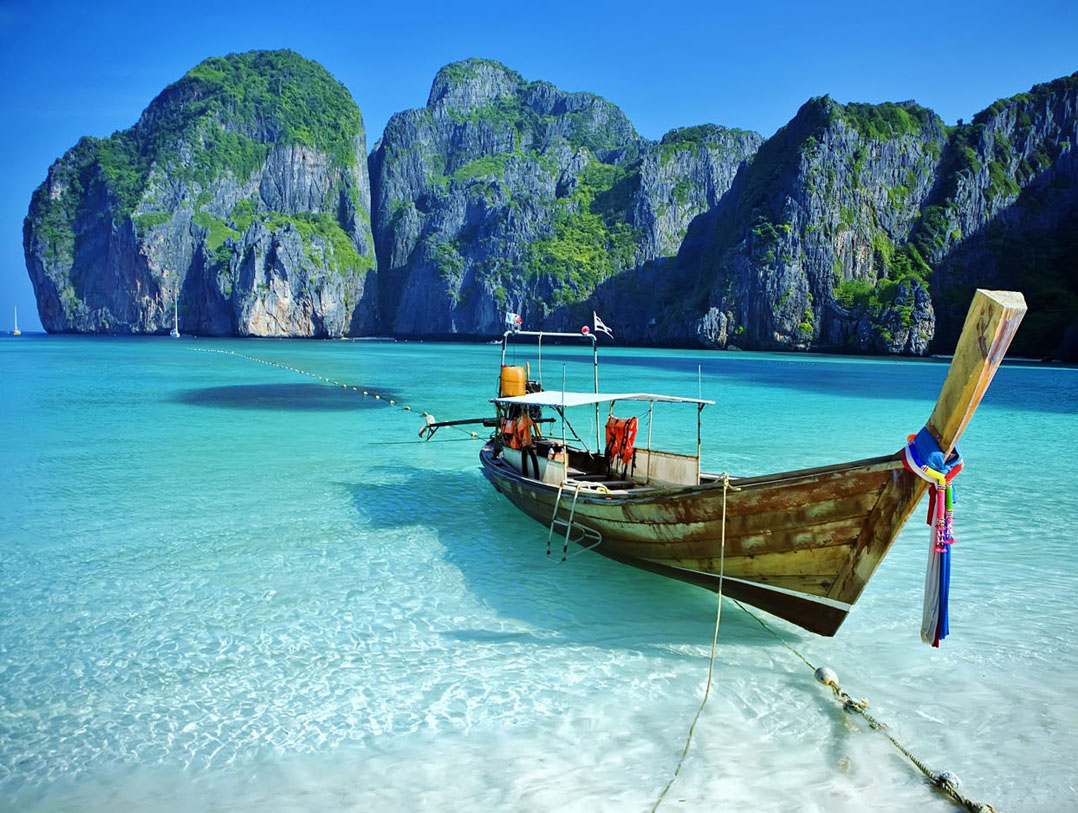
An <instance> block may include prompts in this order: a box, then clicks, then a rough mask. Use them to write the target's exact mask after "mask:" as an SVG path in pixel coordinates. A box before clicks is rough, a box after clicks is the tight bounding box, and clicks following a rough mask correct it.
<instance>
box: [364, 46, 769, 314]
mask: <svg viewBox="0 0 1078 813" xmlns="http://www.w3.org/2000/svg"><path fill="white" fill-rule="evenodd" d="M759 141H760V139H759V136H757V135H755V134H754V133H743V132H737V131H727V130H724V129H723V128H718V127H701V128H691V129H689V130H685V131H674V132H673V133H671V134H669V135H668V136H667V137H666V138H664V139H663V142H662V143H661V144H654V143H652V142H649V141H647V140H645V139H642V138H640V137H638V136H637V135H636V132H635V131H634V130H633V127H632V125H631V124H630V123H629V121H628V120H627V119H626V118H625V116H624V114H623V113H622V112H621V111H620V110H619V109H618V108H617V107H615V106H614V105H612V104H610V103H609V102H607V101H605V100H603V99H601V98H599V97H598V96H595V95H593V94H590V93H566V92H564V91H561V90H559V89H558V88H556V87H554V86H553V85H550V84H548V83H546V82H528V81H525V80H524V79H523V78H522V77H521V76H520V75H519V74H517V73H515V72H513V71H511V70H509V69H508V68H506V67H505V66H503V65H501V64H499V63H496V62H491V61H488V60H478V59H472V60H467V61H465V62H460V63H455V64H453V65H449V66H447V67H446V68H443V69H442V70H441V71H440V72H439V74H438V76H437V77H436V78H435V80H434V84H433V86H432V88H431V92H430V97H429V99H428V101H427V106H426V107H425V108H423V109H419V110H409V111H405V112H403V113H399V114H397V115H395V116H394V117H393V118H392V119H391V120H390V122H389V125H388V126H387V128H386V132H385V135H384V136H383V137H382V140H381V141H380V143H379V144H378V145H377V147H376V148H375V151H374V153H373V154H372V156H371V179H372V193H373V194H372V197H373V202H374V213H375V215H374V220H375V241H376V246H377V251H378V258H379V268H380V276H381V285H382V306H383V313H384V315H385V317H386V320H387V321H386V327H387V328H388V329H390V330H391V331H393V332H395V333H399V334H428V335H429V334H435V335H445V334H468V335H491V334H493V333H495V332H497V331H498V330H499V329H500V328H501V326H502V323H503V315H504V312H505V311H506V310H512V311H516V312H518V313H521V314H522V315H523V316H524V317H525V319H527V320H528V322H529V324H532V325H539V324H544V323H546V324H552V323H554V322H556V321H557V320H558V319H559V318H564V306H566V305H569V304H572V303H577V302H580V301H582V300H584V299H585V298H586V297H588V295H589V294H591V293H592V291H593V290H594V289H595V287H596V286H597V285H599V284H600V283H602V282H603V281H604V280H606V279H609V278H611V277H613V276H616V275H618V274H620V273H621V272H623V271H625V270H626V269H629V268H634V267H636V266H639V265H640V264H641V263H644V262H646V261H648V260H650V259H653V258H655V257H657V256H661V255H663V254H674V253H676V251H677V246H678V244H679V243H680V240H681V237H682V235H683V234H684V231H685V228H686V227H687V225H688V223H689V221H690V220H691V219H692V217H694V216H695V215H697V214H699V213H700V212H702V211H704V210H705V209H707V208H708V207H709V206H711V205H713V204H714V203H715V202H716V201H717V200H718V199H719V198H720V197H721V196H722V194H723V192H724V191H725V189H726V187H728V186H729V183H730V181H731V180H732V178H733V176H734V174H735V173H736V171H737V168H738V166H739V165H740V164H741V162H743V161H744V160H745V159H746V158H747V157H748V156H750V155H751V154H752V152H753V151H754V150H755V149H756V147H757V146H758V144H759Z"/></svg>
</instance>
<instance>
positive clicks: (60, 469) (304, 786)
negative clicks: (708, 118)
mask: <svg viewBox="0 0 1078 813" xmlns="http://www.w3.org/2000/svg"><path fill="white" fill-rule="evenodd" d="M195 349H199V350H207V349H222V350H228V351H234V352H237V353H243V354H247V355H250V356H253V357H257V358H260V359H264V360H267V361H272V362H275V363H278V364H282V365H285V366H289V367H295V368H298V369H302V370H306V371H310V372H313V373H316V374H317V375H320V376H326V377H329V378H330V379H331V380H337V381H339V382H342V383H347V384H349V385H350V386H351V385H356V386H358V387H360V388H361V389H362V388H364V387H366V388H368V391H369V392H378V393H380V394H382V395H383V399H382V400H378V401H376V400H374V399H373V398H371V397H369V396H368V397H367V398H363V397H362V396H361V395H360V394H359V393H357V392H354V391H352V390H351V389H344V388H341V387H333V386H330V385H327V384H326V383H324V382H321V381H317V380H315V379H313V378H310V377H307V376H303V375H300V374H298V373H295V372H291V371H289V370H286V369H281V368H280V367H275V366H270V365H267V364H258V363H256V362H254V361H251V360H247V359H243V358H240V357H237V356H232V355H223V354H219V353H207V352H194V350H195ZM586 357H587V356H585V358H586ZM522 358H523V356H522ZM579 358H581V357H580V356H579V355H577V354H574V353H571V352H570V351H568V350H567V349H564V348H552V349H551V350H550V351H549V352H548V353H547V354H546V361H545V369H544V375H545V376H546V379H547V381H546V384H547V387H548V388H554V387H556V386H560V380H561V375H562V363H563V361H564V362H566V365H567V366H566V370H567V376H568V378H569V384H568V385H569V387H570V388H573V387H574V386H578V387H579V386H583V387H587V386H588V383H589V382H588V380H587V377H588V376H590V366H587V365H585V366H584V367H583V368H579V369H578V367H577V365H576V364H575V363H574V361H573V359H579ZM497 363H498V348H496V347H491V346H483V345H443V344H405V343H397V344H393V343H376V342H301V341H269V340H264V341H240V340H233V341H214V340H188V339H182V340H179V341H175V340H169V339H139V340H132V339H128V340H121V339H99V338H75V337H34V336H23V337H21V338H20V339H7V338H5V339H3V340H0V439H2V441H0V442H2V446H0V479H2V482H3V489H2V490H0V809H18V810H91V811H92V810H109V811H114V810H116V809H152V810H177V811H178V810H185V811H186V810H203V809H229V810H248V809H249V810H255V809H258V810H262V809H271V810H315V809H324V810H331V809H332V810H336V809H347V810H398V809H409V810H419V809H430V810H444V809H454V810H491V809H508V808H512V809H516V810H587V811H594V810H596V809H599V810H619V811H621V810H650V809H651V806H652V805H653V804H654V802H655V800H656V799H657V798H658V796H659V794H660V792H661V791H662V789H663V787H664V786H665V785H666V783H667V781H668V780H669V778H670V776H671V774H672V772H673V770H674V768H675V766H676V765H677V761H678V757H679V755H680V753H681V749H682V747H683V746H684V743H685V736H686V733H687V730H688V726H689V723H690V722H691V721H692V717H693V715H694V713H695V712H696V709H697V707H698V705H699V702H700V698H701V696H702V693H703V688H704V684H705V681H706V678H707V658H708V653H709V648H710V642H711V635H712V630H713V625H714V618H715V599H714V596H712V595H711V594H710V593H707V592H705V591H703V590H699V589H696V588H692V587H689V586H687V585H682V584H676V583H673V582H669V581H666V580H664V579H661V578H659V577H656V576H653V575H650V574H647V573H643V572H640V571H636V570H633V569H631V568H627V567H625V566H622V565H619V564H617V563H614V562H611V561H607V560H605V559H603V558H601V557H599V556H594V555H590V554H586V555H582V556H578V557H575V558H573V559H571V560H570V561H569V562H568V563H567V564H565V565H557V564H554V563H553V562H551V561H550V560H548V559H547V558H546V557H545V556H544V555H543V552H544V549H545V541H546V529H545V528H542V527H541V526H539V525H538V524H536V523H533V522H531V521H530V520H528V519H526V518H525V517H523V515H521V514H519V513H518V512H517V511H516V510H515V509H513V508H512V507H511V506H510V505H509V504H508V503H507V502H505V501H504V500H503V499H502V498H501V497H500V496H499V495H497V494H496V493H495V492H494V491H493V490H492V489H491V488H490V487H489V485H488V484H487V483H486V481H485V480H484V479H483V477H482V475H481V474H480V472H479V469H478V461H477V452H478V445H479V444H478V442H476V441H474V440H471V439H469V438H468V437H467V436H466V435H465V434H464V433H462V432H454V431H453V430H451V429H443V430H442V431H441V432H439V434H438V436H437V439H436V440H435V441H433V442H431V443H426V444H420V443H418V442H416V433H417V430H418V428H419V426H420V421H421V418H420V417H419V415H418V414H417V412H419V411H422V410H429V411H430V412H433V413H434V414H435V415H436V416H437V417H438V418H439V419H449V418H462V417H479V416H482V415H484V414H485V413H486V407H487V404H486V399H487V398H489V397H490V395H491V391H492V389H493V387H494V382H495V379H496V375H497ZM602 363H603V366H602V369H601V384H602V386H603V388H604V389H608V390H621V391H625V390H634V389H643V390H649V391H659V392H669V393H671V394H681V395H689V396H695V395H696V394H697V390H698V386H700V387H702V390H703V394H704V396H705V397H709V398H713V399H714V400H715V401H716V402H717V403H716V405H715V406H714V407H709V408H707V409H706V410H705V412H704V416H705V440H704V458H705V460H704V464H705V468H707V469H710V470H714V471H722V470H728V471H730V472H731V473H733V474H753V473H763V472H766V471H774V470H780V469H788V468H795V467H801V466H809V465H817V464H822V463H826V462H838V461H843V460H850V459H855V458H859V457H868V456H873V455H876V454H882V453H887V452H890V451H893V450H895V449H897V448H898V447H899V446H900V445H901V443H902V441H903V439H904V438H905V436H906V434H908V433H909V432H912V431H915V430H916V429H918V428H919V427H920V426H921V425H922V424H923V422H924V420H925V418H926V417H927V416H928V414H929V412H930V411H931V407H932V403H933V400H934V398H935V395H936V393H937V392H938V390H939V386H940V384H941V382H942V380H943V376H944V373H945V369H946V365H945V363H942V362H936V361H894V360H877V359H853V360H851V359H840V358H829V357H818V356H790V355H762V354H747V353H746V354H736V353H723V354H716V353H705V352H691V351H668V350H628V349H617V348H613V349H605V350H604V351H603V352H602ZM698 366H699V367H700V380H699V382H698V378H697V375H698ZM580 370H583V375H582V376H581V377H580V380H576V381H575V380H574V376H580ZM390 398H392V399H393V400H394V401H396V402H397V404H396V405H393V406H390V405H388V404H387V403H386V401H387V400H388V399H390ZM401 404H408V405H411V406H412V407H413V408H414V409H416V410H417V412H413V413H408V412H405V411H403V410H401V409H399V408H398V407H399V406H400V405H401ZM671 409H672V410H673V411H663V412H661V413H660V414H658V415H657V419H656V426H655V432H656V437H657V439H660V440H667V441H668V444H667V445H672V446H675V447H676V446H677V445H678V444H689V445H690V447H691V445H693V444H694V442H695V425H694V423H695V422H694V421H692V416H691V409H690V411H689V413H690V414H686V413H684V412H682V413H681V414H680V415H679V414H678V412H677V410H676V408H671ZM679 419H684V426H681V425H679ZM577 429H578V431H580V433H581V435H583V436H584V437H585V438H587V437H590V436H593V433H594V429H593V427H592V426H591V423H590V421H588V420H586V419H585V420H584V421H582V425H579V426H578V427H577ZM657 445H658V440H657ZM962 445H963V451H964V454H965V456H966V460H967V468H966V471H965V472H964V473H963V474H962V476H961V477H960V478H959V481H958V511H957V520H956V522H957V527H956V535H957V537H958V544H957V547H956V548H955V554H954V574H953V582H952V594H951V601H952V608H951V612H952V619H951V637H950V638H948V639H947V640H946V641H944V642H943V646H942V648H941V649H940V650H934V649H931V648H930V647H927V646H925V645H924V644H922V643H921V642H920V639H919V637H918V630H919V622H920V606H921V591H922V587H923V569H924V559H925V555H926V550H927V539H928V536H927V530H926V528H925V526H924V525H923V524H922V523H923V520H922V519H921V515H922V514H923V511H922V510H918V512H917V513H916V514H915V516H914V520H913V521H911V523H910V525H909V526H908V527H907V529H906V531H905V532H904V533H903V535H902V537H901V538H900V539H899V541H898V542H897V543H896V545H895V547H894V548H893V550H892V552H891V554H890V555H889V556H888V558H887V559H886V560H885V561H884V563H883V565H882V566H881V568H880V569H879V571H878V572H877V574H876V576H875V578H874V580H873V581H872V582H871V583H870V585H869V587H868V589H867V590H866V592H865V594H864V595H863V596H862V599H861V601H860V603H859V604H858V605H857V606H856V608H855V609H854V611H853V612H852V614H851V615H850V617H849V618H848V620H847V621H846V623H845V624H844V626H843V627H842V629H841V630H840V631H839V634H838V635H837V636H836V637H835V638H833V639H823V638H818V637H816V636H813V635H811V634H808V633H805V632H802V631H800V630H798V629H797V628H795V627H792V626H790V625H788V624H785V623H783V622H781V621H778V620H774V619H771V618H770V617H768V616H763V615H762V614H761V618H763V619H764V620H766V621H767V623H768V624H769V625H771V626H772V627H773V628H774V629H775V630H776V631H777V632H779V633H780V634H781V635H782V636H783V637H784V638H785V639H786V640H787V641H789V642H790V643H791V644H792V645H793V646H795V647H796V648H797V649H798V650H799V651H800V652H802V653H804V655H805V656H806V657H807V658H809V659H810V660H811V661H812V662H813V663H815V664H826V665H830V666H832V667H833V668H834V669H835V670H836V671H837V672H838V675H839V678H840V680H841V682H842V684H843V686H844V687H845V688H846V689H847V690H848V691H849V692H850V694H852V695H854V696H855V697H862V696H865V697H868V698H869V699H870V701H871V703H872V706H871V710H872V712H873V713H874V714H875V715H876V716H877V717H879V718H880V719H881V720H883V721H884V722H886V723H888V724H889V726H890V731H891V733H892V734H893V735H894V736H895V737H896V738H897V739H899V740H900V741H901V742H903V743H904V744H906V745H907V746H909V747H910V748H911V749H912V750H913V751H914V753H916V754H917V755H918V756H919V757H920V758H922V759H924V760H925V761H927V762H928V763H929V764H930V765H931V766H933V767H935V768H937V769H939V770H943V769H949V770H951V771H954V772H955V773H957V774H958V775H959V776H960V777H961V778H962V780H963V789H964V790H965V791H966V792H967V793H968V795H970V796H971V797H972V798H974V799H976V800H981V801H987V802H990V803H992V804H993V805H995V806H996V807H997V809H1000V810H1033V811H1038V810H1043V811H1049V810H1060V809H1074V808H1075V807H1078V769H1076V768H1075V765H1074V755H1075V754H1076V753H1078V712H1075V706H1074V695H1075V689H1076V688H1078V644H1076V642H1075V631H1076V629H1078V548H1076V546H1075V544H1074V541H1075V535H1076V534H1075V529H1074V525H1075V521H1076V518H1078V494H1076V491H1078V371H1076V370H1073V369H1053V368H1042V367H1040V366H1036V365H1026V366H1023V365H1014V366H1006V367H1004V368H1003V369H1001V371H1000V372H999V374H998V375H997V377H996V381H995V382H994V383H993V385H992V388H991V390H990V391H989V393H988V396H987V397H986V399H985V402H984V404H983V405H982V407H981V409H980V410H979V412H978V413H977V415H976V417H975V418H974V421H973V423H972V424H971V426H970V428H969V429H968V431H967V433H966V436H965V438H964V441H963V444H962ZM715 808H719V809H726V810H776V811H777V810H783V811H785V810H820V811H823V810H826V811H833V810H851V811H852V810H864V809H887V810H909V809H914V808H916V809H921V810H940V811H944V810H950V809H953V808H952V807H951V806H950V805H949V803H948V802H947V801H945V800H944V799H943V798H942V797H940V796H939V795H938V794H936V793H935V792H934V791H933V790H932V789H931V788H930V787H928V786H927V785H926V784H925V782H924V780H923V779H922V777H921V775H920V774H919V773H917V772H916V771H915V770H914V769H913V768H912V766H910V765H909V763H907V762H906V761H905V760H904V758H903V757H901V756H900V755H899V754H898V753H897V751H895V749H894V748H893V747H892V746H891V745H890V744H889V743H888V742H887V741H886V740H885V739H884V738H883V737H882V736H880V735H879V734H877V733H873V732H870V731H868V730H866V727H865V726H864V724H863V723H862V722H860V721H859V720H858V719H856V718H850V717H848V716H846V715H845V714H844V713H843V712H842V711H841V710H840V708H839V707H838V706H837V705H836V704H835V702H834V701H833V699H832V698H831V695H830V692H829V691H827V690H826V689H825V688H823V687H822V686H820V685H819V684H818V683H816V682H815V681H814V679H813V677H812V674H811V672H810V671H809V670H808V669H807V667H806V666H805V665H804V664H803V663H802V662H801V661H799V660H798V659H797V658H796V656H794V655H793V654H792V653H791V652H790V651H789V650H787V649H786V648H785V647H783V646H782V645H781V644H780V643H778V642H777V641H776V640H775V639H774V638H773V637H772V636H771V635H770V634H768V633H767V632H766V631H765V630H764V629H763V628H762V627H761V626H760V625H759V624H758V623H757V621H756V620H754V619H753V618H751V617H749V616H747V615H745V614H744V613H743V612H742V611H741V610H739V609H738V608H737V607H736V606H735V605H734V604H733V603H731V602H727V603H726V604H725V605H724V609H723V615H722V626H721V630H720V636H719V647H718V654H717V658H716V665H715V678H714V685H713V687H712V690H711V696H710V699H709V701H708V704H707V706H706V707H705V709H704V712H703V714H702V715H701V718H700V722H699V723H698V724H697V727H696V733H695V736H694V739H693V743H692V748H691V750H690V751H689V754H688V756H687V758H686V760H685V763H684V766H683V768H682V770H681V774H680V776H679V778H678V780H677V781H676V783H675V784H674V786H673V788H672V789H671V791H670V792H669V794H668V795H667V797H666V799H665V801H664V804H663V806H662V807H661V808H660V809H666V810H671V809H680V810H704V809H715Z"/></svg>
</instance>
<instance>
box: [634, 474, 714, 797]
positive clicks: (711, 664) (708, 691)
mask: <svg viewBox="0 0 1078 813" xmlns="http://www.w3.org/2000/svg"><path fill="white" fill-rule="evenodd" d="M729 489H730V475H729V474H727V473H726V472H723V474H722V533H721V539H722V541H721V544H720V548H719V597H718V607H717V608H716V610H715V633H714V634H713V635H712V636H711V658H710V659H709V660H708V664H707V683H706V684H705V686H704V698H703V699H702V700H701V701H700V708H698V709H697V710H696V716H695V717H693V718H692V725H690V726H689V735H688V737H686V738H685V747H684V748H682V749H681V756H680V757H679V758H678V761H677V767H676V768H674V775H673V776H671V777H670V781H669V782H667V783H666V787H665V788H663V792H662V793H660V794H659V798H658V799H656V800H655V804H654V805H652V807H651V813H655V811H656V810H658V809H659V805H661V804H662V801H663V799H665V798H666V794H667V791H669V790H670V788H671V787H672V786H673V784H674V782H675V781H676V780H677V778H678V774H680V773H681V765H682V763H683V762H685V757H686V755H688V753H689V746H690V745H691V744H692V735H693V731H695V730H696V722H697V721H698V720H699V719H700V714H701V713H702V712H703V710H704V704H705V703H707V698H708V695H709V694H711V676H712V674H713V672H714V670H715V648H716V646H717V644H718V642H719V624H720V623H721V621H722V585H723V580H724V578H725V575H726V493H727V492H728V491H729Z"/></svg>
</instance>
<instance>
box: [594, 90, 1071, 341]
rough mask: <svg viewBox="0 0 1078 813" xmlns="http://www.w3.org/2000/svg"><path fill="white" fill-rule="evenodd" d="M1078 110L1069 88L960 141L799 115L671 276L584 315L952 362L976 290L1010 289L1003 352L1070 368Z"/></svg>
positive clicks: (903, 110)
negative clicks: (1016, 328) (1010, 336)
mask: <svg viewBox="0 0 1078 813" xmlns="http://www.w3.org/2000/svg"><path fill="white" fill-rule="evenodd" d="M1076 99H1078V75H1076V76H1072V77H1068V78H1064V79H1060V80H1056V81H1054V82H1051V83H1048V84H1046V85H1039V86H1037V87H1035V88H1033V89H1032V90H1031V91H1030V93H1027V94H1019V95H1018V96H1016V97H1014V98H1013V99H1007V100H1001V101H999V102H996V103H995V104H993V105H992V106H991V107H989V108H988V109H987V110H985V111H984V112H982V113H980V114H978V115H977V116H976V117H975V118H974V120H973V122H972V123H971V124H968V125H960V126H958V127H956V128H946V127H944V126H943V124H942V122H940V120H939V119H938V117H936V116H935V114H933V113H931V111H928V110H925V109H924V108H921V107H919V106H917V105H915V104H913V103H912V102H906V103H901V104H884V105H846V106H843V105H839V104H837V103H835V102H834V101H832V100H831V99H828V98H826V97H824V98H821V99H814V100H811V101H810V102H809V103H807V104H806V105H805V106H804V107H802V109H801V110H800V111H799V112H798V114H797V116H795V117H794V119H793V120H792V121H791V122H790V123H789V124H788V125H787V126H786V127H784V128H782V129H781V130H780V131H779V132H778V133H776V134H775V136H773V137H772V138H771V139H768V141H767V142H765V143H764V144H763V145H762V146H761V147H760V149H759V151H758V152H757V153H756V155H755V156H754V157H753V159H752V161H751V163H749V164H748V165H746V166H744V167H743V168H742V169H741V170H740V171H739V173H738V175H737V177H736V178H735V179H734V181H733V184H732V185H731V186H730V189H729V191H728V192H727V193H726V195H725V196H724V197H723V198H722V199H721V200H719V201H718V203H717V205H715V206H714V207H713V208H712V209H710V210H709V211H708V212H707V213H706V214H705V215H703V216H701V217H699V218H697V220H696V221H695V222H694V223H693V224H692V227H691V228H690V230H689V232H688V234H687V235H686V238H685V240H684V241H683V242H682V245H681V250H680V252H679V255H678V257H677V259H676V261H673V262H667V263H664V264H659V265H656V264H652V265H651V266H645V267H642V268H639V269H634V270H632V271H630V272H629V273H626V274H623V275H621V276H619V277H617V278H615V279H612V280H610V281H609V282H607V283H606V284H605V285H603V286H602V287H600V289H599V290H598V291H596V294H595V296H594V298H593V299H592V301H591V303H589V304H591V305H593V306H594V307H596V308H597V309H599V310H600V311H601V312H606V313H619V314H621V315H622V316H621V318H619V324H621V325H622V328H623V330H622V333H621V336H622V337H623V338H626V339H629V340H631V341H640V342H646V343H651V342H659V343H673V344H685V343H689V342H692V341H693V340H694V339H695V340H697V341H700V342H702V343H703V344H705V345H707V346H712V347H731V346H737V347H746V348H773V349H791V348H816V349H829V350H853V351H860V352H883V353H911V354H924V353H926V352H928V351H929V349H930V347H932V349H935V350H937V351H938V352H947V351H948V350H949V349H950V348H951V347H953V345H954V342H955V340H956V339H957V334H958V331H959V330H960V329H961V325H962V320H963V319H964V316H965V311H966V306H967V305H968V303H969V300H970V298H971V297H972V294H973V289H974V288H976V287H1006V288H1016V289H1019V290H1023V291H1025V292H1026V293H1027V297H1028V299H1029V302H1030V304H1031V314H1030V316H1029V317H1028V318H1027V320H1026V324H1025V326H1024V327H1023V330H1022V331H1021V334H1020V335H1021V338H1020V340H1019V341H1017V342H1016V344H1015V349H1016V350H1017V351H1018V352H1025V353H1035V354H1038V355H1044V354H1051V355H1054V356H1055V357H1058V358H1064V359H1071V358H1076V357H1078V261H1076V260H1075V259H1074V258H1075V257H1076V256H1078V255H1076V254H1075V251H1074V249H1076V248H1078V229H1076V228H1075V226H1076V225H1078V172H1076V165H1078V159H1076V158H1075V153H1074V150H1073V146H1072V145H1074V144H1076V143H1078V133H1076V130H1075V128H1076V124H1078V117H1076V115H1075V110H1076ZM937 319H938V320H939V321H938V325H937ZM930 343H931V344H930Z"/></svg>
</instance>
